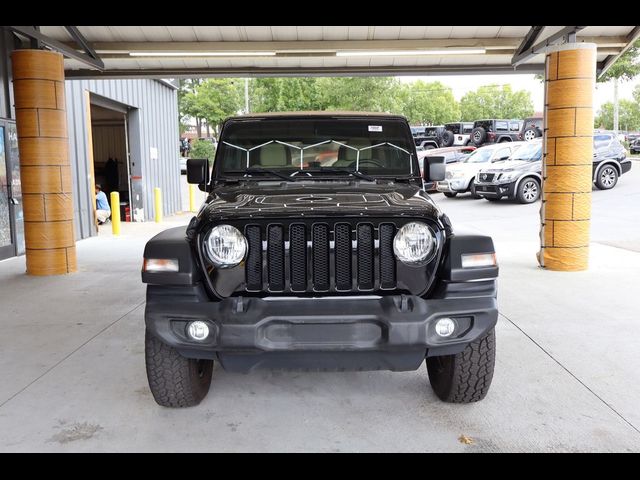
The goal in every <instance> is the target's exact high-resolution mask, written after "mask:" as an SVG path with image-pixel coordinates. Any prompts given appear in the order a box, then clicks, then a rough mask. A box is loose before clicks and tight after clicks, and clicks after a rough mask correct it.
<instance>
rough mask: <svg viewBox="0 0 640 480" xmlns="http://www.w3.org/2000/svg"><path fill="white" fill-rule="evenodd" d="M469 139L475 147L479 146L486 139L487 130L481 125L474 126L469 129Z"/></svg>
mask: <svg viewBox="0 0 640 480" xmlns="http://www.w3.org/2000/svg"><path fill="white" fill-rule="evenodd" d="M470 139H471V141H472V142H473V144H474V145H475V146H476V147H479V146H480V145H482V144H483V143H484V142H485V141H486V140H487V131H486V130H485V129H484V128H483V127H476V128H474V129H473V130H471V137H470Z"/></svg>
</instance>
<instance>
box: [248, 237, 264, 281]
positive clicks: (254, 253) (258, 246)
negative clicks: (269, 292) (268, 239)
mask: <svg viewBox="0 0 640 480" xmlns="http://www.w3.org/2000/svg"><path fill="white" fill-rule="evenodd" d="M245 236H246V237H247V243H248V246H249V252H248V253H247V261H246V264H245V269H246V283H247V290H251V291H260V290H262V238H261V233H260V227H259V226H258V225H249V226H248V227H247V228H246V229H245Z"/></svg>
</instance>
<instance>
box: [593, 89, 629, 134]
mask: <svg viewBox="0 0 640 480" xmlns="http://www.w3.org/2000/svg"><path fill="white" fill-rule="evenodd" d="M639 92H640V89H639ZM634 93H635V92H634ZM619 118H620V119H619V122H620V126H621V127H622V128H623V129H624V130H640V104H638V102H634V101H632V100H624V99H623V100H620V117H619ZM594 127H595V128H603V129H605V130H613V102H607V103H603V104H602V106H601V107H600V110H599V111H598V114H597V115H596V117H595V119H594Z"/></svg>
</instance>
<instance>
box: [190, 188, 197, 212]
mask: <svg viewBox="0 0 640 480" xmlns="http://www.w3.org/2000/svg"><path fill="white" fill-rule="evenodd" d="M196 208H197V207H196V186H195V185H193V184H189V211H190V212H195V211H196Z"/></svg>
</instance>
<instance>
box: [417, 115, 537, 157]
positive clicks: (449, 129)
mask: <svg viewBox="0 0 640 480" xmlns="http://www.w3.org/2000/svg"><path fill="white" fill-rule="evenodd" d="M542 129H543V125H542V118H541V117H530V118H526V119H524V120H515V119H511V120H507V119H496V118H491V119H483V120H476V121H475V122H455V123H447V124H445V125H433V126H428V127H411V131H412V133H413V138H414V141H415V143H416V148H418V150H432V149H437V148H443V147H451V146H469V145H472V146H475V147H481V146H483V145H487V144H493V143H503V142H517V141H520V140H527V141H530V140H533V139H534V138H538V137H542Z"/></svg>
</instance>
